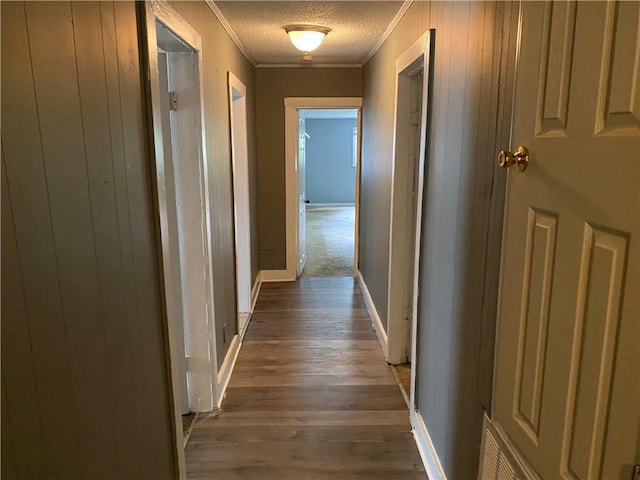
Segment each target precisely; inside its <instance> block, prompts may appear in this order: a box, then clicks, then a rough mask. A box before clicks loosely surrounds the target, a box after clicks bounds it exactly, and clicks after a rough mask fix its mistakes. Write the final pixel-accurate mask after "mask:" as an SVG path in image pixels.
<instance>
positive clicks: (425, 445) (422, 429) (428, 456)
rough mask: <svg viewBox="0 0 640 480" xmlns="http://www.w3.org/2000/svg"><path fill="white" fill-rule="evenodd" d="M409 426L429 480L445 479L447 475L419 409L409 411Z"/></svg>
mask: <svg viewBox="0 0 640 480" xmlns="http://www.w3.org/2000/svg"><path fill="white" fill-rule="evenodd" d="M411 426H412V427H413V438H414V439H415V441H416V445H417V446H418V451H419V452H420V457H421V458H422V463H423V464H424V468H425V470H426V471H427V478H429V479H431V480H447V476H446V475H445V473H444V470H443V469H442V464H441V463H440V459H439V458H438V453H437V452H436V449H435V447H434V446H433V442H432V441H431V437H430V436H429V432H428V431H427V426H426V425H425V423H424V420H423V419H422V415H421V414H420V411H419V410H414V411H413V412H412V413H411Z"/></svg>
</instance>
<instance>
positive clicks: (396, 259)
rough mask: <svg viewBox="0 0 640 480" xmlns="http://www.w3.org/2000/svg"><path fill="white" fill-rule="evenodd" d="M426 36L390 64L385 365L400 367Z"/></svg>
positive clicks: (421, 153) (423, 119)
mask: <svg viewBox="0 0 640 480" xmlns="http://www.w3.org/2000/svg"><path fill="white" fill-rule="evenodd" d="M429 45H430V33H429V32H426V33H425V34H424V35H422V36H421V37H420V38H419V39H418V40H417V41H416V42H415V43H414V44H413V45H411V46H410V47H409V48H408V49H407V50H406V51H405V52H404V53H403V54H402V55H400V57H398V59H397V60H396V99H395V124H394V151H393V175H392V179H391V182H392V183H391V218H390V228H389V276H388V282H387V283H388V290H387V341H388V355H387V361H388V362H389V363H391V364H393V365H397V364H400V363H404V362H406V361H407V359H408V358H409V356H410V355H411V332H412V329H413V327H412V319H413V312H415V308H414V290H416V293H417V283H416V281H417V276H416V275H414V273H415V272H414V270H416V271H417V266H418V259H419V254H420V251H419V246H420V228H419V227H420V225H421V222H422V193H423V190H422V185H423V184H424V179H423V178H421V176H422V175H424V172H425V168H424V162H425V152H426V141H427V120H428V112H427V100H428V98H427V96H428V87H429V86H428V76H426V75H424V71H425V70H427V71H428V67H429V63H428V62H429Z"/></svg>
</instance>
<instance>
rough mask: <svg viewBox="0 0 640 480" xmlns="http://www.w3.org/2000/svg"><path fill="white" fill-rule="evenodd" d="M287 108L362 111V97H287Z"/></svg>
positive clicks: (285, 102)
mask: <svg viewBox="0 0 640 480" xmlns="http://www.w3.org/2000/svg"><path fill="white" fill-rule="evenodd" d="M284 106H285V107H292V108H298V109H300V108H350V109H354V110H355V109H360V108H361V107H362V97H286V98H285V99H284Z"/></svg>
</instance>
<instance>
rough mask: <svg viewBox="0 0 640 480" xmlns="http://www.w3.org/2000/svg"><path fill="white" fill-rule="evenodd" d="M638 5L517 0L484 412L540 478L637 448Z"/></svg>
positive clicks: (600, 469)
mask: <svg viewBox="0 0 640 480" xmlns="http://www.w3.org/2000/svg"><path fill="white" fill-rule="evenodd" d="M639 7H640V4H639V3H638V2H611V3H605V2H547V3H539V2H523V17H522V28H523V30H522V43H521V57H520V63H519V69H518V73H517V84H516V99H515V118H514V125H513V137H512V146H513V147H514V148H515V147H517V146H518V145H524V146H526V147H527V148H528V150H529V155H530V163H529V166H528V168H527V169H526V171H524V172H520V171H518V169H517V167H515V166H512V167H511V168H510V169H509V172H508V175H509V178H508V196H507V207H506V216H505V234H504V244H503V249H504V250H503V267H502V268H503V271H502V291H501V304H500V319H499V322H500V323H499V326H498V335H497V353H496V355H497V358H496V360H497V362H496V370H495V384H494V387H495V405H494V407H495V411H494V421H495V422H496V423H497V425H498V426H499V427H500V428H501V429H502V430H503V431H504V432H505V433H506V435H507V438H508V440H509V441H510V442H511V443H512V444H513V445H514V446H515V447H516V449H517V451H519V452H521V453H522V454H523V456H524V457H525V458H526V460H528V463H530V464H531V466H532V467H533V468H534V470H535V471H536V472H537V473H538V474H539V475H540V476H541V477H543V478H572V479H573V478H579V479H596V478H605V479H618V478H624V479H628V478H631V471H632V466H633V464H634V463H636V462H638V460H639V459H638V458H637V457H638V451H639V450H638V441H639V438H640V435H639V433H640V432H639V428H640V386H639V384H640V382H639V377H638V371H639V368H640V359H639V339H640V320H639V312H638V304H639V302H638V293H639V286H638V270H639V264H638V245H639V244H638V236H639V235H640V228H639V226H638V224H639V220H640V199H639V194H638V193H639V191H640V136H639V132H640V94H639V87H640V82H639V78H638V76H639V74H638V61H639V60H638V59H639V53H640V52H639V50H640V38H639V35H638V26H639V13H640V12H639Z"/></svg>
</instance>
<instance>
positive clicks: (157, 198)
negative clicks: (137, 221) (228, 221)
mask: <svg viewBox="0 0 640 480" xmlns="http://www.w3.org/2000/svg"><path fill="white" fill-rule="evenodd" d="M141 8H143V9H144V16H145V29H146V31H145V32H144V34H143V35H142V39H143V41H146V43H147V45H146V52H145V49H144V48H143V49H141V53H142V55H141V57H142V58H141V60H143V61H146V63H147V65H146V68H147V69H148V70H147V72H146V73H147V74H148V75H147V80H148V84H147V85H146V89H145V90H146V95H147V112H148V123H149V136H150V138H149V153H150V156H151V159H152V161H151V162H150V163H151V169H152V188H153V190H154V192H153V193H154V203H155V208H156V209H157V213H156V229H157V231H158V263H159V267H160V268H159V272H158V274H159V279H160V292H161V301H162V310H163V311H162V316H163V330H164V337H165V355H166V361H167V367H168V368H167V377H168V379H167V380H168V388H169V402H170V405H171V408H172V409H173V412H174V421H173V423H172V427H173V428H172V430H173V437H174V448H175V452H176V457H177V469H178V474H179V478H181V479H186V461H185V454H184V435H183V430H182V414H181V411H180V399H179V395H180V391H179V390H178V389H176V388H174V381H173V379H174V378H175V377H176V376H177V375H179V374H180V372H179V368H178V367H179V365H178V362H177V360H176V358H175V352H177V351H178V349H177V348H176V346H175V338H173V336H172V335H171V331H172V327H173V325H174V322H175V319H174V318H172V317H171V315H169V314H168V311H170V310H169V309H168V307H167V300H168V295H167V294H166V291H167V290H166V289H168V288H175V284H176V278H177V276H176V273H177V272H174V271H171V269H170V267H169V265H168V263H169V262H166V261H165V259H166V258H167V257H166V255H168V254H169V252H168V250H167V246H168V239H167V235H168V233H167V198H166V194H165V191H166V185H167V183H166V182H167V178H166V176H165V167H164V166H165V163H164V162H165V158H164V153H163V152H164V142H163V126H162V110H161V101H160V84H159V72H158V56H157V54H158V45H157V32H156V22H159V23H161V24H163V25H164V26H165V27H167V28H168V29H169V30H171V32H172V33H173V34H174V35H175V36H176V37H177V38H178V39H179V40H180V41H181V42H183V43H184V44H185V45H186V46H188V47H189V48H190V49H192V50H193V51H194V53H195V54H196V58H197V60H196V70H197V71H196V72H195V75H196V78H197V95H198V97H199V104H200V109H199V122H200V129H199V130H198V131H197V132H196V133H197V136H198V139H199V147H200V149H199V150H200V151H199V153H200V155H199V159H198V162H199V171H200V174H199V182H198V183H199V185H197V186H195V187H196V188H198V189H199V190H200V195H201V212H200V216H201V218H202V223H201V224H202V236H203V238H202V241H203V243H204V247H205V248H204V252H203V259H204V264H205V267H204V271H205V282H206V286H205V289H206V296H207V298H206V304H207V305H206V309H207V316H206V318H200V319H197V320H196V321H194V322H192V323H190V325H189V327H190V328H189V332H188V336H189V338H195V337H203V336H204V338H206V343H207V352H206V354H207V355H206V357H207V358H206V359H205V361H204V364H201V365H198V367H199V368H200V369H205V370H207V371H208V372H209V375H208V378H205V377H206V376H204V375H203V376H198V377H197V378H196V379H195V381H192V382H191V385H189V388H190V390H192V391H195V392H197V397H198V398H197V400H198V401H197V403H198V405H192V409H193V407H195V410H196V411H210V410H213V409H214V408H215V407H216V405H218V403H219V402H218V399H217V396H218V395H217V393H218V384H217V381H216V376H215V373H216V372H217V371H218V365H217V354H216V341H215V328H214V325H215V318H214V312H215V310H214V297H213V292H214V285H213V264H212V243H211V241H212V240H211V220H210V218H209V215H208V212H209V210H210V196H209V185H208V181H207V178H208V166H207V150H206V142H205V132H206V130H205V118H206V117H205V112H204V102H203V85H204V79H203V69H202V40H201V37H200V35H199V34H198V33H197V32H196V30H195V29H193V27H191V25H189V23H187V22H186V21H185V20H184V19H183V18H182V17H181V16H180V15H179V14H178V13H177V12H176V11H175V10H173V8H171V7H170V6H169V5H168V4H167V3H166V2H162V1H158V0H151V1H148V2H145V4H144V6H142V7H141ZM187 366H189V365H188V363H187ZM187 370H189V368H188V369H187ZM149 401H153V399H149Z"/></svg>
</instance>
